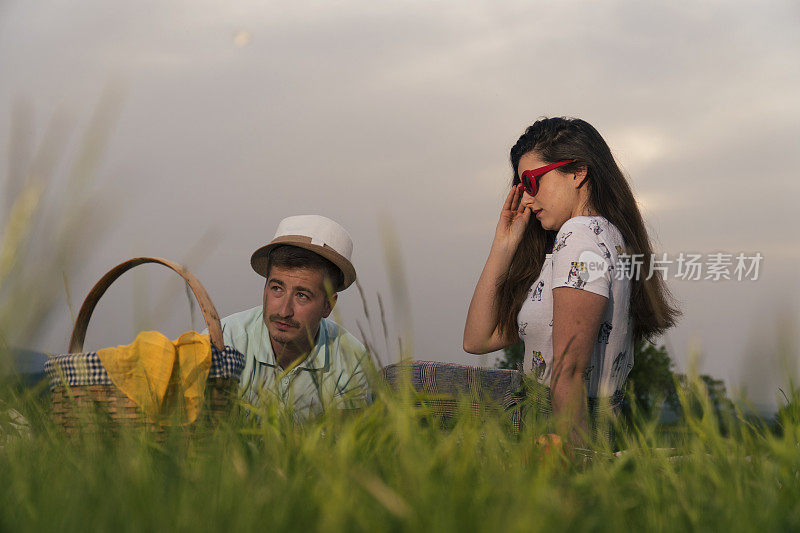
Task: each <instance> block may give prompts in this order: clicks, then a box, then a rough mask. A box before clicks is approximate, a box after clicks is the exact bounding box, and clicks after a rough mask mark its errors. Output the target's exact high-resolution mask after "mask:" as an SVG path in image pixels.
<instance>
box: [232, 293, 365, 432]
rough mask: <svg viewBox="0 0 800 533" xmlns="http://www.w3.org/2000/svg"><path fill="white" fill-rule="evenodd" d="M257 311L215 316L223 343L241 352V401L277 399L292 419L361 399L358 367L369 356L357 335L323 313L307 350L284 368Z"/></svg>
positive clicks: (361, 380) (351, 406)
mask: <svg viewBox="0 0 800 533" xmlns="http://www.w3.org/2000/svg"><path fill="white" fill-rule="evenodd" d="M262 313H263V311H262V307H261V306H259V307H254V308H252V309H248V310H247V311H242V312H240V313H236V314H233V315H230V316H228V317H225V318H223V319H222V320H221V322H222V335H223V337H224V339H225V345H226V346H232V347H234V348H235V349H236V350H238V351H239V352H241V353H243V354H244V355H245V366H244V370H243V371H242V375H241V377H240V379H239V384H240V387H241V392H242V396H243V399H244V400H245V401H247V402H249V403H251V404H253V405H255V406H258V405H259V404H261V403H262V402H264V401H265V400H267V401H269V400H277V401H278V402H280V404H282V405H285V406H291V407H292V408H293V410H294V414H295V416H296V418H297V419H298V420H305V419H307V418H309V417H312V416H315V415H317V414H319V413H321V412H322V411H324V410H325V409H329V408H331V407H335V408H338V409H354V408H358V407H362V406H364V405H365V404H366V403H367V401H368V398H369V384H368V382H367V377H366V369H365V368H364V366H365V365H366V364H368V357H369V355H368V353H367V350H366V349H365V348H364V346H363V345H362V344H361V342H359V341H358V339H356V338H355V337H353V336H352V335H351V334H350V333H348V332H347V330H345V329H344V328H343V327H341V326H339V325H338V324H336V323H335V322H334V321H332V320H328V319H325V318H323V319H322V320H321V322H320V327H319V333H318V334H317V343H316V345H315V346H314V348H313V349H312V350H311V353H310V354H309V355H308V357H306V359H305V360H303V361H302V362H301V363H300V364H298V365H297V366H295V367H294V368H293V369H291V370H289V371H288V372H286V371H285V370H284V369H283V368H281V367H280V365H279V364H278V362H277V361H276V359H275V353H274V352H273V351H272V343H271V342H270V340H269V332H268V330H267V326H266V325H265V324H264V320H263V314H262Z"/></svg>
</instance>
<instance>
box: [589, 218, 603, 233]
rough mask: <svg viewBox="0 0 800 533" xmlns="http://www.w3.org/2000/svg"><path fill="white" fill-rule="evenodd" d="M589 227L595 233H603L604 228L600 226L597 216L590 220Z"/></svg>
mask: <svg viewBox="0 0 800 533" xmlns="http://www.w3.org/2000/svg"><path fill="white" fill-rule="evenodd" d="M589 229H590V230H592V231H593V232H594V234H595V235H600V234H601V233H603V228H601V227H600V222H599V221H598V220H597V219H596V218H593V219H592V220H591V221H590V222H589Z"/></svg>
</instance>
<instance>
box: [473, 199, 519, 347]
mask: <svg viewBox="0 0 800 533" xmlns="http://www.w3.org/2000/svg"><path fill="white" fill-rule="evenodd" d="M521 199H522V188H521V186H518V187H514V188H513V189H512V190H511V192H509V193H508V197H506V201H505V203H504V204H503V209H502V211H501V213H500V220H499V221H498V223H497V230H496V231H495V236H494V241H493V242H492V248H491V250H490V251H489V258H488V259H487V260H486V265H485V266H484V267H483V272H481V277H480V278H479V279H478V283H477V285H476V286H475V293H474V294H473V295H472V301H471V302H470V304H469V311H468V312H467V322H466V324H465V325H464V351H466V352H469V353H475V354H483V353H488V352H493V351H495V350H499V349H500V348H505V347H506V346H509V345H511V344H513V343H514V342H516V341H517V340H519V338H518V337H517V334H516V331H511V332H506V334H505V335H500V328H499V323H498V319H497V315H498V313H497V285H498V282H499V280H500V279H501V277H502V276H503V275H505V273H506V272H508V268H509V266H510V265H511V260H512V259H513V258H514V253H515V252H516V251H517V247H518V246H519V243H520V241H521V240H522V235H523V233H524V232H525V228H526V227H527V226H528V221H530V218H531V212H530V209H525V208H524V206H522V205H521V201H520V200H521Z"/></svg>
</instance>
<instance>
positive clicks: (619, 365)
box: [611, 352, 633, 379]
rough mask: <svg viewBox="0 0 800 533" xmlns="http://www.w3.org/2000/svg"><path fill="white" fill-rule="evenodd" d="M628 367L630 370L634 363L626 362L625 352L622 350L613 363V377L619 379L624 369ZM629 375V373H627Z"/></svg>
mask: <svg viewBox="0 0 800 533" xmlns="http://www.w3.org/2000/svg"><path fill="white" fill-rule="evenodd" d="M624 368H627V370H628V371H630V370H631V368H633V364H632V363H630V362H629V363H628V364H627V365H626V364H625V352H620V353H618V354H617V356H616V357H615V358H614V362H613V363H612V364H611V379H617V378H618V377H619V376H620V375H622V370H623V369H624ZM626 375H627V374H626Z"/></svg>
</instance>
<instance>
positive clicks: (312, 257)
mask: <svg viewBox="0 0 800 533" xmlns="http://www.w3.org/2000/svg"><path fill="white" fill-rule="evenodd" d="M352 251H353V241H352V240H351V238H350V235H349V234H348V233H347V231H346V230H345V229H344V228H343V227H342V226H340V225H339V224H337V223H336V222H334V221H333V220H331V219H329V218H325V217H322V216H317V215H300V216H293V217H288V218H285V219H283V220H282V221H281V222H280V224H279V225H278V230H277V231H276V233H275V237H274V238H273V240H272V242H270V243H269V244H267V245H266V246H262V247H261V248H259V249H258V250H256V251H255V252H254V253H253V256H252V257H251V259H250V264H251V265H252V267H253V270H255V271H256V272H257V273H258V274H260V275H262V276H264V277H265V278H266V283H265V285H264V295H263V299H262V305H261V306H258V307H254V308H252V309H249V310H247V311H242V312H240V313H236V314H234V315H231V316H228V317H226V318H224V319H222V331H223V336H224V338H225V344H226V345H228V346H232V347H234V348H236V349H237V350H238V351H240V352H241V353H243V354H244V355H245V356H246V362H245V367H244V371H243V372H242V375H241V380H240V383H241V387H242V392H243V396H244V398H245V400H246V401H248V402H250V403H252V404H254V405H258V404H260V403H261V402H263V401H264V400H267V399H276V400H278V401H279V402H281V403H282V404H284V405H289V406H291V407H292V408H293V409H294V413H295V415H296V416H297V418H298V419H300V420H303V419H306V418H308V417H309V416H312V415H314V414H317V413H319V412H321V411H323V410H324V409H326V408H329V407H337V408H340V409H349V408H356V407H359V406H362V405H364V404H365V403H366V400H367V397H368V394H369V385H368V383H367V379H366V375H365V372H366V368H365V366H366V365H367V364H369V363H368V354H367V351H366V350H365V348H364V346H363V345H362V344H361V343H360V342H359V341H358V340H357V339H356V338H355V337H353V336H352V335H351V334H350V333H348V332H347V331H346V330H345V329H344V328H343V327H341V326H339V325H338V324H336V323H335V322H333V321H332V320H329V319H328V316H329V315H330V314H331V311H332V310H333V307H334V305H335V304H336V299H337V293H338V291H342V290H344V289H346V288H347V287H349V286H350V285H351V284H352V283H353V282H354V281H355V279H356V271H355V268H354V267H353V264H352V263H351V262H350V256H351V254H352Z"/></svg>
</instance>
